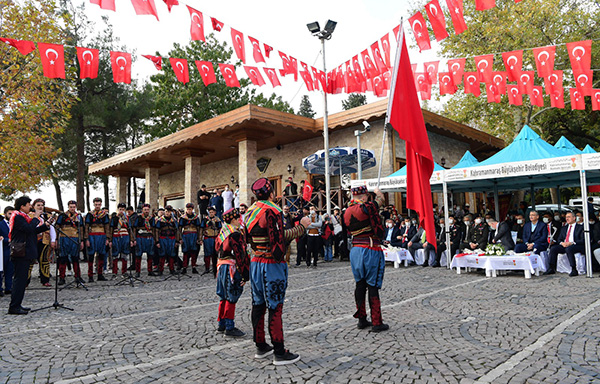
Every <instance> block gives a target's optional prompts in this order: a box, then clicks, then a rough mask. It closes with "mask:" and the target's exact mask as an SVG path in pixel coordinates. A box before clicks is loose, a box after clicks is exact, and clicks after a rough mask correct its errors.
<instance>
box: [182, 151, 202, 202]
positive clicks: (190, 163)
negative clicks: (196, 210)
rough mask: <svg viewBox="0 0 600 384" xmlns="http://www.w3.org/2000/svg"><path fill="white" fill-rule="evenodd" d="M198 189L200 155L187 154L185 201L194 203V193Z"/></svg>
mask: <svg viewBox="0 0 600 384" xmlns="http://www.w3.org/2000/svg"><path fill="white" fill-rule="evenodd" d="M198 189H200V157H198V156H188V157H186V158H185V186H184V193H185V202H186V204H187V203H194V206H195V205H196V203H197V201H196V194H197V193H198Z"/></svg>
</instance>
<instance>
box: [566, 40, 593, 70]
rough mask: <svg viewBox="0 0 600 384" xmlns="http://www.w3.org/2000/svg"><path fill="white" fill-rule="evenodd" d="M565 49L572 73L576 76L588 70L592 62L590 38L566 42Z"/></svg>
mask: <svg viewBox="0 0 600 384" xmlns="http://www.w3.org/2000/svg"><path fill="white" fill-rule="evenodd" d="M567 51H568V52H569V60H571V68H572V69H573V75H575V76H578V75H580V74H582V73H587V72H588V71H589V70H590V65H591V63H592V40H585V41H577V42H574V43H567Z"/></svg>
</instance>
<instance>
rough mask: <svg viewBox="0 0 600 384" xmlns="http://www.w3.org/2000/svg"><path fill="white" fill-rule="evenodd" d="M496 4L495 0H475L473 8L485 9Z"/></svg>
mask: <svg viewBox="0 0 600 384" xmlns="http://www.w3.org/2000/svg"><path fill="white" fill-rule="evenodd" d="M495 6H496V0H475V9H476V10H478V11H485V10H488V9H492V8H494V7H495Z"/></svg>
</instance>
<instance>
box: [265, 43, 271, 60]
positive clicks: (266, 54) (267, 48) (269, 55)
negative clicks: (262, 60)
mask: <svg viewBox="0 0 600 384" xmlns="http://www.w3.org/2000/svg"><path fill="white" fill-rule="evenodd" d="M263 46H264V47H265V56H267V59H268V58H269V57H271V51H273V47H271V46H270V45H268V44H263Z"/></svg>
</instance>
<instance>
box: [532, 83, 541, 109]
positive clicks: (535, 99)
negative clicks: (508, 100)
mask: <svg viewBox="0 0 600 384" xmlns="http://www.w3.org/2000/svg"><path fill="white" fill-rule="evenodd" d="M529 101H530V102H531V105H533V106H536V107H543V106H544V90H543V89H542V86H541V85H536V86H533V89H532V90H531V94H530V95H529Z"/></svg>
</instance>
